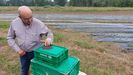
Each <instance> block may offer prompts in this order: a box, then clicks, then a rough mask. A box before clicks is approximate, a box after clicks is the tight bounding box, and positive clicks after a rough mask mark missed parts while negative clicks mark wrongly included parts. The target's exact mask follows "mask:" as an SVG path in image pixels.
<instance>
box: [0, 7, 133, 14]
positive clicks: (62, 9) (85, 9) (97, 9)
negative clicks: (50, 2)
mask: <svg viewBox="0 0 133 75" xmlns="http://www.w3.org/2000/svg"><path fill="white" fill-rule="evenodd" d="M17 8H18V7H3V6H1V7H0V13H17ZM31 9H32V10H33V11H34V12H35V13H48V12H51V13H62V12H65V13H67V12H71V13H72V12H75V13H77V12H78V13H79V12H84V13H87V12H110V11H133V8H131V7H121V8H120V7H35V6H34V7H31Z"/></svg>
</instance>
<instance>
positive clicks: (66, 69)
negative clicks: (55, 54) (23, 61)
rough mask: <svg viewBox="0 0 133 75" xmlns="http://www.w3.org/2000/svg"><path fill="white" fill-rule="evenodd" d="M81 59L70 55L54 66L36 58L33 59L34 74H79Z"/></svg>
mask: <svg viewBox="0 0 133 75" xmlns="http://www.w3.org/2000/svg"><path fill="white" fill-rule="evenodd" d="M79 63H80V62H79V59H77V58H75V57H68V59H66V60H65V61H63V62H62V63H61V65H60V66H58V67H56V68H55V67H53V66H50V65H48V64H45V63H41V62H39V61H36V60H34V59H33V60H32V61H31V68H32V75H78V72H79Z"/></svg>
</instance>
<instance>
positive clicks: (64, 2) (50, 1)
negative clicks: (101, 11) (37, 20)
mask: <svg viewBox="0 0 133 75" xmlns="http://www.w3.org/2000/svg"><path fill="white" fill-rule="evenodd" d="M20 5H28V6H78V7H133V0H0V6H20Z"/></svg>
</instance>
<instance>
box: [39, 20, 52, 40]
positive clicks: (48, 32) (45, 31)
mask: <svg viewBox="0 0 133 75" xmlns="http://www.w3.org/2000/svg"><path fill="white" fill-rule="evenodd" d="M41 34H44V35H46V36H47V40H49V41H50V42H51V43H52V42H53V33H52V31H51V30H50V29H48V27H47V26H46V25H45V24H44V23H41Z"/></svg>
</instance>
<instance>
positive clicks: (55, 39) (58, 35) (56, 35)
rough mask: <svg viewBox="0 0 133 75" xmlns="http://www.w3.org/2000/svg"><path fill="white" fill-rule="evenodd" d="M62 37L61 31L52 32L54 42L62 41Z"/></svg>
mask: <svg viewBox="0 0 133 75" xmlns="http://www.w3.org/2000/svg"><path fill="white" fill-rule="evenodd" d="M64 37H65V36H64V35H63V34H61V33H54V42H62V41H63V38H64Z"/></svg>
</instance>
